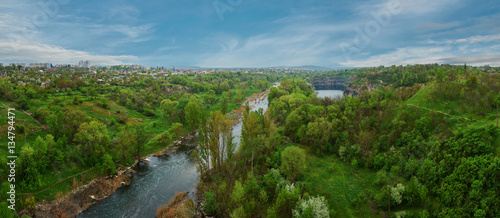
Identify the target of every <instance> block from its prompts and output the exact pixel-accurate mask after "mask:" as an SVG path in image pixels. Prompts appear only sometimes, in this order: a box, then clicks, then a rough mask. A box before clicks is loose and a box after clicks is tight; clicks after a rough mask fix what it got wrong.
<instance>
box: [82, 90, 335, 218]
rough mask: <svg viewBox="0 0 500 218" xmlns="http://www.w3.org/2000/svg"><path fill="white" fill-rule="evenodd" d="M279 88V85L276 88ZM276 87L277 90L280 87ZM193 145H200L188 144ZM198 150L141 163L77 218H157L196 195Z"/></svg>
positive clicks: (237, 129) (259, 104)
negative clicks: (184, 196) (181, 197)
mask: <svg viewBox="0 0 500 218" xmlns="http://www.w3.org/2000/svg"><path fill="white" fill-rule="evenodd" d="M276 85H277V84H276ZM276 85H275V86H276ZM316 92H317V93H318V94H317V96H318V97H325V96H328V97H331V98H334V97H337V96H342V91H341V90H316ZM250 107H251V110H252V111H256V110H258V109H259V108H262V109H264V111H265V110H266V109H267V107H268V100H267V96H266V98H265V99H264V100H262V101H250ZM242 125H243V124H242V123H241V122H238V124H236V125H234V126H233V130H232V134H233V136H235V138H234V142H235V143H236V144H237V145H236V147H239V144H240V136H241V127H242ZM188 143H189V144H192V143H196V142H192V141H191V142H188ZM194 147H195V146H183V147H182V148H181V149H179V150H178V151H176V152H173V153H170V154H167V155H164V156H159V157H149V158H148V159H149V160H150V162H148V163H144V162H141V163H139V164H138V165H137V166H136V167H135V169H134V170H135V171H136V172H137V173H136V174H135V175H134V176H133V177H132V179H131V181H130V185H128V186H125V187H122V188H119V189H118V190H117V191H116V192H115V193H113V194H112V195H111V196H109V197H108V198H105V199H103V200H101V201H98V202H97V203H96V204H94V205H92V206H90V207H89V208H88V209H87V210H85V211H83V212H82V213H80V214H79V215H78V216H77V217H79V218H84V217H106V218H107V217H155V214H156V210H157V209H158V207H159V206H160V205H166V204H168V202H169V201H170V200H171V199H172V198H174V196H175V193H176V192H184V191H189V197H191V198H194V191H195V189H196V185H197V184H198V182H199V173H198V172H197V171H196V165H195V163H194V161H193V160H192V159H191V157H190V154H191V152H192V150H193V149H194Z"/></svg>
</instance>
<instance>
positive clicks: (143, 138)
mask: <svg viewBox="0 0 500 218" xmlns="http://www.w3.org/2000/svg"><path fill="white" fill-rule="evenodd" d="M146 127H147V126H146V125H144V124H138V125H137V126H135V129H134V138H135V140H134V141H135V143H136V145H137V147H136V148H137V149H136V150H137V156H136V157H137V158H138V159H139V158H141V149H142V148H144V146H145V145H146V144H147V140H148V139H149V138H150V137H151V135H152V133H151V132H150V131H149V130H147V129H146Z"/></svg>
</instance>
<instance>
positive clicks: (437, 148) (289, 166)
mask: <svg viewBox="0 0 500 218" xmlns="http://www.w3.org/2000/svg"><path fill="white" fill-rule="evenodd" d="M483 70H485V69H480V68H471V67H467V66H450V65H415V66H392V67H388V68H385V67H378V68H364V69H354V70H346V71H335V72H327V73H323V74H320V75H319V77H323V76H325V75H326V76H328V75H331V76H349V77H351V78H352V84H354V86H353V87H356V86H357V87H360V86H369V87H370V88H369V89H365V90H366V91H360V92H359V93H360V94H359V95H358V96H344V98H342V99H335V100H332V99H329V98H322V99H321V98H317V97H316V96H315V95H314V94H313V93H312V89H311V87H310V86H309V85H308V84H307V83H306V82H305V81H311V79H313V78H316V77H318V76H317V75H315V76H308V75H302V76H300V77H302V78H304V79H305V80H302V79H300V78H293V79H287V80H283V81H282V82H281V85H280V86H279V87H278V88H272V89H271V91H270V93H269V96H268V97H269V101H270V108H269V110H268V111H266V112H265V113H264V111H262V110H261V111H257V112H249V110H248V106H247V110H246V112H245V113H244V118H243V121H242V122H243V130H242V140H241V146H240V148H239V150H238V152H237V153H235V154H234V156H235V157H237V158H236V159H235V160H226V161H225V164H223V167H222V168H209V169H208V170H205V171H204V173H203V174H202V175H203V177H202V182H201V184H200V186H199V191H200V192H210V193H211V196H210V197H211V198H210V200H211V201H212V204H213V199H214V197H213V194H215V200H216V202H217V204H216V205H217V206H218V207H217V210H211V212H212V215H216V216H218V217H227V216H238V217H255V216H257V215H259V216H266V217H291V216H294V217H328V216H339V217H379V216H386V215H390V216H395V217H401V216H405V217H463V216H466V217H470V216H475V217H497V216H498V215H499V214H500V211H499V209H498V208H500V207H499V205H500V201H499V199H500V189H499V182H498V178H500V177H499V176H500V168H499V167H498V166H499V164H500V158H499V157H500V153H499V149H500V148H499V146H498V142H499V133H500V132H499V131H498V127H497V126H496V118H497V103H498V101H497V99H498V97H497V96H498V93H499V92H500V75H498V74H497V73H495V71H491V70H488V71H486V72H483ZM367 90H371V91H370V92H369V91H367ZM277 126H280V127H279V128H278V127H277ZM288 140H289V142H287V141H288ZM234 165H236V166H237V167H236V168H234ZM242 202H244V203H242ZM257 202H258V203H257ZM389 208H390V209H389Z"/></svg>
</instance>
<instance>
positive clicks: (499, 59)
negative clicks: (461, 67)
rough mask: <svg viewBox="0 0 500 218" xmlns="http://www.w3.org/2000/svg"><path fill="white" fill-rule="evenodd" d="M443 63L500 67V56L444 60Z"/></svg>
mask: <svg viewBox="0 0 500 218" xmlns="http://www.w3.org/2000/svg"><path fill="white" fill-rule="evenodd" d="M442 61H443V62H445V63H449V64H463V63H467V64H468V65H475V66H484V65H490V66H500V55H488V56H473V57H453V58H444V59H442Z"/></svg>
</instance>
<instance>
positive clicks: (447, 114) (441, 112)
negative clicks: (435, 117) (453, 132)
mask: <svg viewBox="0 0 500 218" xmlns="http://www.w3.org/2000/svg"><path fill="white" fill-rule="evenodd" d="M407 105H408V106H412V107H416V108H420V109H424V110H428V111H432V112H436V113H440V114H443V115H446V116H450V117H453V116H456V117H458V118H461V119H465V120H467V121H470V120H471V119H469V118H467V117H462V116H458V115H451V114H449V113H445V112H443V111H438V110H433V109H429V108H425V107H420V106H418V105H414V104H407ZM472 120H473V121H477V122H482V121H479V120H476V119H472Z"/></svg>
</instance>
